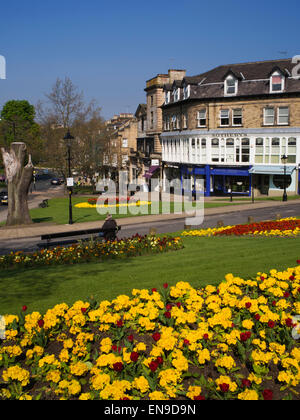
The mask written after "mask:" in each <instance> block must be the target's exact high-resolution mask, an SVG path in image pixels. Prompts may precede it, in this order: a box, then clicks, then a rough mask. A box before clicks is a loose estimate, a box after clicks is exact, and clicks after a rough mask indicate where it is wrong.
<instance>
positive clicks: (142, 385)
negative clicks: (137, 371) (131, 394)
mask: <svg viewBox="0 0 300 420" xmlns="http://www.w3.org/2000/svg"><path fill="white" fill-rule="evenodd" d="M132 386H133V387H134V388H136V389H138V390H139V391H141V393H142V394H145V393H146V392H148V391H149V383H148V381H147V379H146V378H145V377H144V376H140V377H139V378H135V379H134V381H133V382H132Z"/></svg>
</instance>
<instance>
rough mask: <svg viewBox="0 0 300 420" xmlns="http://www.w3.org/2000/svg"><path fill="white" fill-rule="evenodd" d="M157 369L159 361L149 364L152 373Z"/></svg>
mask: <svg viewBox="0 0 300 420" xmlns="http://www.w3.org/2000/svg"><path fill="white" fill-rule="evenodd" d="M157 368H158V363H157V361H152V362H151V363H150V364H149V369H150V370H151V372H155V371H156V369H157Z"/></svg>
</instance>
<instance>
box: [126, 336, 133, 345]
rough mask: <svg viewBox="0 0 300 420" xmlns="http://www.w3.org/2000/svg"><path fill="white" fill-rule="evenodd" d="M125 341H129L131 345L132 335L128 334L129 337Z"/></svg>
mask: <svg viewBox="0 0 300 420" xmlns="http://www.w3.org/2000/svg"><path fill="white" fill-rule="evenodd" d="M127 340H128V341H129V343H132V342H133V335H132V334H130V335H129V336H128V337H127Z"/></svg>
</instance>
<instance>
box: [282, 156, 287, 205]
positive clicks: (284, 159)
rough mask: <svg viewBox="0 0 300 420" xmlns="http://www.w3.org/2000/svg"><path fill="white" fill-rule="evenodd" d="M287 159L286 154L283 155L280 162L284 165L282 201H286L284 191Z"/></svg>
mask: <svg viewBox="0 0 300 420" xmlns="http://www.w3.org/2000/svg"><path fill="white" fill-rule="evenodd" d="M287 161H288V157H287V156H286V155H283V156H282V158H281V162H282V163H283V165H284V167H283V168H284V175H283V197H282V201H288V198H287V192H286V164H287Z"/></svg>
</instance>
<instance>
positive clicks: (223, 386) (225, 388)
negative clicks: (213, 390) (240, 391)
mask: <svg viewBox="0 0 300 420" xmlns="http://www.w3.org/2000/svg"><path fill="white" fill-rule="evenodd" d="M220 390H221V391H222V392H228V391H229V385H228V384H220Z"/></svg>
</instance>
